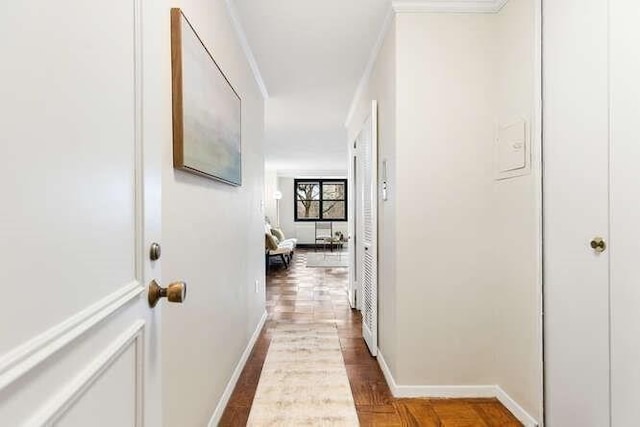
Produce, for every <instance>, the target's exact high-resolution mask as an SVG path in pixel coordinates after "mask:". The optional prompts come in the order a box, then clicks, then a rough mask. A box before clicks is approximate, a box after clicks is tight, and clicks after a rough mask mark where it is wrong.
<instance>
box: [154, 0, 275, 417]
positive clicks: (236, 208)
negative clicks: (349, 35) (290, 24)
mask: <svg viewBox="0 0 640 427" xmlns="http://www.w3.org/2000/svg"><path fill="white" fill-rule="evenodd" d="M169 5H171V6H177V7H181V8H182V9H183V12H184V13H185V15H186V16H187V18H188V19H189V20H190V22H191V24H192V25H193V26H194V27H195V29H196V31H197V32H198V34H199V35H200V37H201V38H202V40H203V41H204V43H205V44H206V45H207V47H208V48H209V49H210V51H211V52H212V54H213V56H214V57H215V59H216V61H217V63H218V64H219V66H220V67H221V68H222V70H223V71H224V72H225V74H226V76H227V77H228V79H229V80H230V82H231V83H232V84H233V85H234V87H235V89H236V90H237V92H238V93H239V95H240V97H241V98H242V165H243V167H242V174H243V179H242V182H243V183H242V186H241V187H232V186H229V185H225V184H222V183H219V182H216V181H212V180H208V179H205V178H202V177H200V176H196V175H192V174H189V173H186V172H182V171H176V170H174V169H173V167H172V147H171V132H170V123H171V110H170V71H169V68H168V65H169V64H170V57H169V54H170V49H169V41H170V37H169ZM161 18H162V27H161V28H160V29H159V30H158V34H157V37H158V39H159V40H162V43H163V44H164V46H163V49H162V55H160V56H159V57H158V58H157V63H155V64H145V66H146V67H155V68H157V69H158V70H160V71H162V73H163V76H162V77H163V79H164V82H165V85H164V87H165V92H164V96H163V99H162V100H161V102H162V106H163V111H159V112H158V116H157V123H158V125H159V126H163V127H164V128H165V138H164V140H163V141H160V142H161V143H162V144H163V146H164V149H165V152H164V168H163V175H162V186H163V194H162V204H163V209H162V215H163V239H162V248H163V254H162V260H163V276H164V281H165V282H166V283H169V282H171V281H173V280H185V281H186V282H187V283H188V292H187V300H186V303H185V304H183V305H170V304H167V305H165V306H164V307H163V309H164V313H163V328H164V335H163V337H162V338H163V349H164V353H163V356H164V360H163V366H164V370H163V374H164V386H163V394H164V400H163V402H164V423H165V425H167V426H177V425H180V426H203V425H206V424H207V423H208V422H209V419H210V417H211V415H212V413H213V411H214V409H215V407H216V405H217V404H218V401H219V399H220V398H221V396H222V393H223V390H224V388H225V386H226V385H227V382H228V381H229V379H230V377H231V375H232V372H233V370H234V368H235V366H236V364H237V363H238V361H239V360H240V357H241V355H242V352H243V351H244V349H245V347H246V345H247V343H248V341H249V339H250V336H251V334H252V333H253V332H254V330H255V328H256V326H257V325H258V322H259V320H260V318H261V316H262V315H263V313H264V310H265V306H264V305H265V302H264V298H265V297H264V277H265V272H264V255H263V254H264V252H263V248H264V238H263V233H264V228H263V227H264V226H263V220H264V212H263V210H262V207H261V205H262V203H263V197H264V191H265V190H264V157H263V128H264V108H263V107H264V101H263V99H262V97H261V95H260V91H259V90H258V87H257V85H256V84H255V81H254V78H253V75H252V73H251V70H250V68H249V66H248V64H247V61H246V59H245V57H244V55H243V51H242V50H241V47H240V45H239V43H238V39H237V37H236V34H235V32H234V30H233V27H232V24H231V21H230V18H229V16H228V13H227V9H226V7H225V1H224V0H212V1H204V0H180V1H178V0H175V1H172V2H170V4H169V2H168V3H167V5H166V10H165V14H164V16H162V17H161ZM256 280H258V281H259V292H257V293H256V292H255V290H254V281H256Z"/></svg>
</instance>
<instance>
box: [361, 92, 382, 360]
mask: <svg viewBox="0 0 640 427" xmlns="http://www.w3.org/2000/svg"><path fill="white" fill-rule="evenodd" d="M360 141H361V144H362V145H361V153H362V172H363V173H362V180H361V181H360V182H361V183H362V185H363V188H362V204H361V206H362V230H363V233H362V238H361V239H359V240H360V242H361V245H362V246H361V247H362V254H363V256H362V259H363V265H362V269H361V271H362V276H361V287H362V298H363V301H362V302H363V304H362V335H363V337H364V340H365V341H366V343H367V346H368V347H369V351H370V352H371V354H372V355H373V356H375V355H376V354H377V351H378V215H377V214H378V212H377V210H378V198H377V193H378V186H377V182H378V167H377V164H378V156H377V151H378V103H377V101H372V103H371V115H370V116H369V117H368V118H367V120H366V121H365V124H364V127H363V129H362V133H361V138H360Z"/></svg>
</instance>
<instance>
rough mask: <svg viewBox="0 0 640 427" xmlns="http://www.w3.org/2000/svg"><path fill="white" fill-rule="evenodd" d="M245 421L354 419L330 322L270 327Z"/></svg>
mask: <svg viewBox="0 0 640 427" xmlns="http://www.w3.org/2000/svg"><path fill="white" fill-rule="evenodd" d="M247 425H249V426H357V425H358V415H357V413H356V408H355V404H354V402H353V396H352V394H351V387H350V386H349V378H348V377H347V370H346V368H345V366H344V361H343V359H342V352H341V351H340V340H339V338H338V332H337V330H336V327H335V325H332V324H315V323H310V324H281V325H278V326H277V327H276V328H275V331H274V332H273V337H272V339H271V345H270V346H269V351H268V353H267V358H266V360H265V362H264V367H263V368H262V374H261V375H260V382H259V383H258V389H257V390H256V396H255V398H254V400H253V405H252V406H251V413H250V414H249V420H248V422H247Z"/></svg>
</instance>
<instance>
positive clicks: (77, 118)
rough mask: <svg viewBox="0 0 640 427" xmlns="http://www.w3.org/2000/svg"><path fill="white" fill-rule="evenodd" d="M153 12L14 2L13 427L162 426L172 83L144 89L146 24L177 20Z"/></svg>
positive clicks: (128, 2) (7, 382)
mask: <svg viewBox="0 0 640 427" xmlns="http://www.w3.org/2000/svg"><path fill="white" fill-rule="evenodd" d="M141 3H142V2H141V1H140V0H112V1H91V2H87V1H83V0H66V1H64V2H62V3H60V2H50V1H45V0H26V1H15V2H4V3H3V6H2V13H1V14H0V52H2V61H1V62H0V128H1V129H2V136H0V156H1V157H2V158H3V159H4V161H3V167H2V168H0V187H1V188H0V194H1V197H2V208H1V209H0V260H1V261H0V263H1V267H0V282H1V283H2V284H3V289H4V290H3V296H4V297H3V304H2V309H1V310H0V425H2V426H20V425H34V426H39V425H65V426H124V425H128V426H143V425H144V426H159V425H161V419H160V416H159V414H160V413H161V410H160V396H161V395H160V372H159V360H160V355H159V354H158V350H159V336H160V331H159V330H158V328H159V326H160V323H159V318H158V316H159V314H160V313H159V311H158V309H156V310H155V311H152V310H151V309H150V308H149V305H148V303H147V301H146V285H147V283H148V282H149V281H150V280H151V279H152V278H155V279H158V280H159V279H160V265H159V261H155V262H151V261H150V260H149V249H148V248H149V245H150V243H151V242H153V241H158V242H159V241H160V234H159V233H160V216H159V212H160V203H159V201H160V198H159V194H160V187H159V186H160V179H159V178H160V166H161V154H160V153H161V151H160V148H161V147H159V146H158V145H157V141H158V140H160V138H158V135H157V132H158V131H157V130H156V129H157V127H158V123H157V117H156V118H154V117H149V116H148V115H147V114H143V109H142V108H143V102H142V98H143V96H146V95H145V93H151V92H153V91H157V90H167V89H166V87H167V86H166V84H164V83H165V82H161V84H160V85H159V86H154V85H153V84H150V85H149V86H148V87H145V91H146V92H145V93H143V89H142V88H143V86H142V81H143V79H145V77H144V75H143V67H142V63H143V61H146V59H148V58H151V57H152V56H154V55H155V56H157V54H158V50H157V49H156V48H155V47H153V46H155V45H150V49H149V51H148V52H144V53H143V50H142V47H143V42H142V39H143V34H142V28H143V26H142V22H143V20H144V21H145V27H146V28H145V31H153V29H154V28H157V26H155V27H154V24H153V22H158V21H157V20H158V19H162V20H164V21H163V22H168V19H169V14H168V13H169V11H168V9H164V10H163V9H162V7H160V6H156V5H153V2H149V3H145V7H146V6H147V5H149V10H148V11H147V10H145V11H143V10H141ZM147 13H149V14H151V15H153V16H151V15H147ZM143 14H144V18H143ZM147 23H149V24H150V25H148V26H147V25H146V24H147ZM146 35H149V33H147V34H146ZM145 40H147V38H145ZM150 40H153V37H151V38H150ZM154 43H155V41H154ZM156 47H157V46H156ZM163 47H164V48H165V49H166V48H168V42H167V43H165V44H164V45H163ZM145 49H146V44H145ZM165 56H166V55H164V56H161V57H163V58H164V57H165ZM167 66H168V65H167ZM153 68H155V67H151V68H149V70H148V71H145V72H146V73H147V75H153V73H154V72H155V73H157V70H155V71H154V70H153ZM145 80H146V79H145ZM145 121H148V123H149V125H150V126H148V127H147V126H145ZM143 127H144V132H143ZM143 135H144V139H143ZM143 145H144V149H143Z"/></svg>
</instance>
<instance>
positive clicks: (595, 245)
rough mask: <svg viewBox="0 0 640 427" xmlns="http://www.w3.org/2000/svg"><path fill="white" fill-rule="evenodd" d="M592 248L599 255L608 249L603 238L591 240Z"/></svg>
mask: <svg viewBox="0 0 640 427" xmlns="http://www.w3.org/2000/svg"><path fill="white" fill-rule="evenodd" d="M591 248H592V249H593V250H594V251H596V252H597V253H602V252H604V251H605V250H606V249H607V244H606V243H605V241H604V239H603V238H602V237H594V238H593V240H591Z"/></svg>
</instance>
